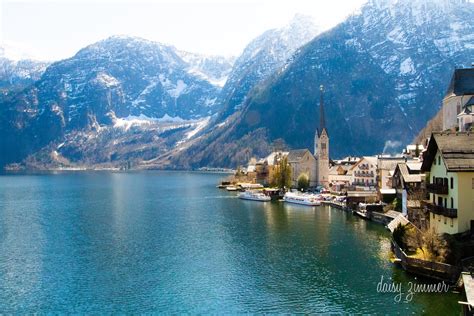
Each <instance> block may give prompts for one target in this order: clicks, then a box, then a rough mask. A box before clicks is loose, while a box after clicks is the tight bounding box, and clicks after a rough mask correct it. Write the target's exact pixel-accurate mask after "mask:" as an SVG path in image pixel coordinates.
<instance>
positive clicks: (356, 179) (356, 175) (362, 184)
mask: <svg viewBox="0 0 474 316" xmlns="http://www.w3.org/2000/svg"><path fill="white" fill-rule="evenodd" d="M351 173H352V176H351V185H352V186H355V187H356V189H363V190H368V189H375V187H376V185H377V157H374V156H371V157H369V156H365V157H362V159H361V160H359V162H357V163H356V164H355V165H354V166H352V168H351Z"/></svg>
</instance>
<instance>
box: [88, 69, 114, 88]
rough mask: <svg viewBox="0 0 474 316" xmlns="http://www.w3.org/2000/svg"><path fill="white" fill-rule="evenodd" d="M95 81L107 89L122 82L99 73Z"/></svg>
mask: <svg viewBox="0 0 474 316" xmlns="http://www.w3.org/2000/svg"><path fill="white" fill-rule="evenodd" d="M94 81H95V82H97V83H98V84H100V85H102V86H105V87H107V88H111V87H116V86H118V85H120V82H119V81H118V80H117V79H115V78H114V77H112V76H110V75H108V74H106V73H104V72H100V73H98V74H97V76H96V78H95V80H94Z"/></svg>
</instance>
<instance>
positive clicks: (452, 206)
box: [451, 198, 454, 208]
mask: <svg viewBox="0 0 474 316" xmlns="http://www.w3.org/2000/svg"><path fill="white" fill-rule="evenodd" d="M451 208H454V200H453V198H451Z"/></svg>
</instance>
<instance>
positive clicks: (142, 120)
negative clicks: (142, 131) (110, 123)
mask: <svg viewBox="0 0 474 316" xmlns="http://www.w3.org/2000/svg"><path fill="white" fill-rule="evenodd" d="M184 122H186V120H184V119H182V118H181V117H179V116H175V117H173V116H169V115H168V114H165V115H163V117H161V118H154V117H153V118H152V117H148V116H146V115H143V114H140V115H139V116H134V115H129V116H127V117H123V118H117V119H116V120H115V122H114V127H115V128H123V129H125V130H128V129H130V127H132V126H147V125H152V124H156V123H184Z"/></svg>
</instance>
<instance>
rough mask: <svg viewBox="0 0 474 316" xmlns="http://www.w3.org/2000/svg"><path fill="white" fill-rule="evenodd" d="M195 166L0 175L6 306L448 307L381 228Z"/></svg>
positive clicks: (390, 310)
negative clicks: (406, 267) (395, 289)
mask: <svg viewBox="0 0 474 316" xmlns="http://www.w3.org/2000/svg"><path fill="white" fill-rule="evenodd" d="M222 177H224V176H223V175H219V174H206V173H192V172H161V171H160V172H158V171H157V172H136V173H115V172H77V173H74V172H61V173H44V174H24V175H3V176H0V312H2V313H13V312H15V313H33V312H38V313H47V312H54V313H112V312H123V313H147V312H167V313H193V314H194V313H230V314H234V313H245V312H250V313H316V312H327V313H383V314H395V313H401V314H411V313H417V314H419V313H426V314H444V315H447V314H453V315H457V314H459V312H460V311H461V308H460V306H459V305H458V304H457V301H458V300H460V299H461V297H460V296H459V295H457V294H452V293H448V294H439V293H432V294H415V295H414V296H413V299H412V300H411V301H410V302H404V301H405V300H404V299H402V301H401V302H396V301H395V296H396V294H395V293H378V292H377V285H378V283H379V282H380V281H381V278H382V277H383V278H384V282H395V283H396V284H399V283H400V284H401V286H402V289H403V292H404V296H403V297H405V295H406V291H407V290H408V288H409V286H410V282H426V281H420V280H416V279H415V278H414V277H413V276H411V275H408V274H406V273H405V272H404V271H403V270H401V269H400V268H398V267H397V266H396V265H394V264H392V263H391V262H390V256H391V252H390V241H389V233H388V231H387V230H386V229H385V228H384V227H382V226H381V225H377V224H374V223H371V222H367V221H364V220H362V219H360V218H358V217H354V216H353V215H352V214H348V213H346V212H343V211H341V210H338V209H332V208H329V207H317V208H312V207H305V206H297V205H288V204H285V203H283V202H272V203H261V202H252V201H243V200H240V199H238V198H236V194H235V193H229V192H226V191H223V190H219V189H217V188H216V187H215V186H216V184H217V183H218V182H219V180H220V179H221V178H222Z"/></svg>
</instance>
